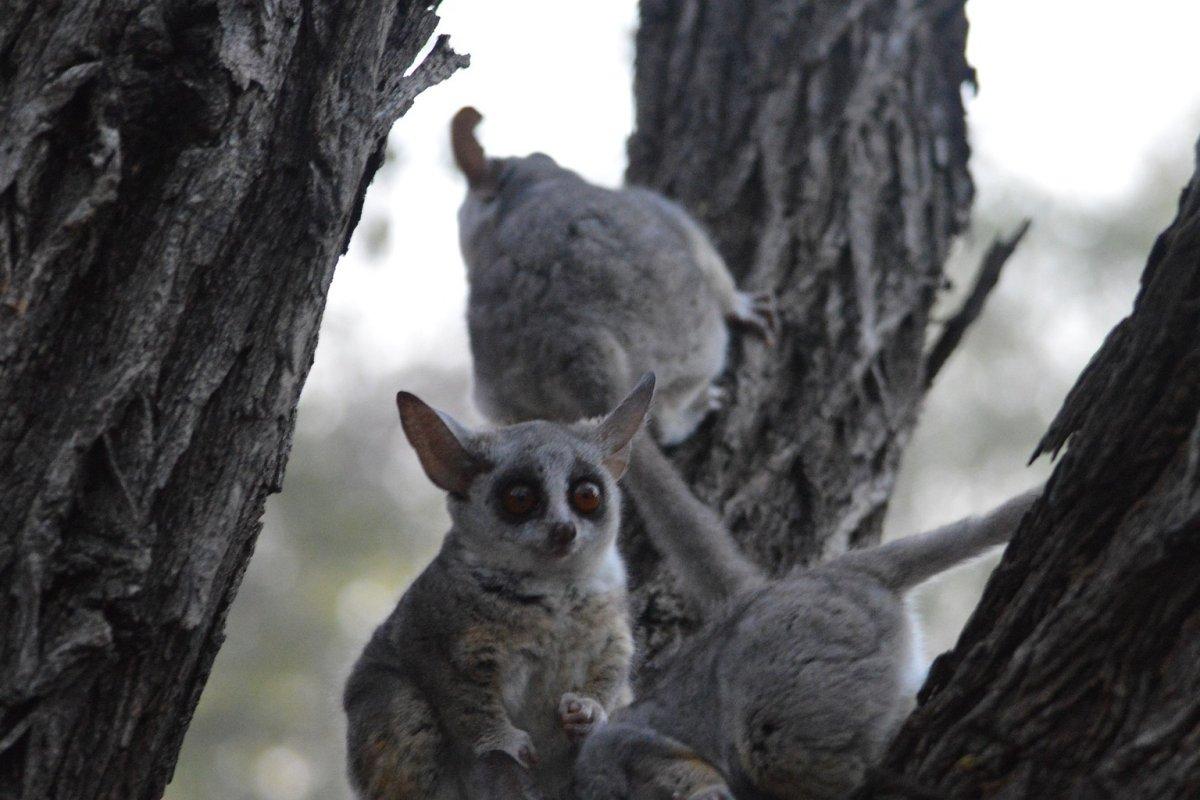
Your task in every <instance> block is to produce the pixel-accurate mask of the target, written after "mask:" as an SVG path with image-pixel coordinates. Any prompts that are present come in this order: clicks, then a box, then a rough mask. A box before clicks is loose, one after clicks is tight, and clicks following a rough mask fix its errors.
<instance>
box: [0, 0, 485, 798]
mask: <svg viewBox="0 0 1200 800" xmlns="http://www.w3.org/2000/svg"><path fill="white" fill-rule="evenodd" d="M436 19H437V18H436V16H435V15H434V8H433V6H432V5H431V4H428V3H407V2H400V3H399V4H397V3H395V2H385V1H384V0H346V1H345V2H342V1H340V0H339V1H335V0H303V2H302V1H301V0H278V1H277V2H269V3H243V2H236V0H197V2H174V0H154V1H152V2H143V0H118V1H117V2H104V3H101V2H96V1H95V0H75V1H74V2H66V3H60V2H47V1H46V0H17V2H15V3H13V2H9V3H6V4H4V9H3V11H2V12H0V508H2V509H3V511H2V512H0V587H2V589H3V591H2V592H0V797H3V798H23V800H48V799H49V798H62V800H68V799H69V800H82V799H84V798H121V800H129V799H130V798H153V797H158V796H160V795H161V794H162V790H163V787H164V785H165V784H166V782H167V780H168V779H169V777H170V775H171V771H172V768H173V765H174V763H175V757H176V753H177V751H178V749H179V745H180V741H181V739H182V736H183V733H184V730H185V728H186V725H187V722H188V720H189V718H190V716H191V713H192V710H193V708H194V706H195V703H196V700H197V698H198V696H199V693H200V690H201V688H202V687H203V685H204V682H205V678H206V677H207V674H208V671H209V668H210V665H211V664H212V660H213V657H214V655H215V654H216V651H217V648H218V647H219V645H220V643H221V631H222V627H223V623H224V617H225V612H226V609H227V608H228V606H229V603H230V600H231V599H232V597H233V594H234V591H235V590H236V588H237V585H238V582H239V579H240V577H241V575H242V571H243V570H244V568H245V566H246V562H247V560H248V558H249V556H250V553H251V550H252V549H253V546H254V541H255V538H256V536H257V534H258V531H259V527H260V516H261V513H262V509H263V502H264V499H265V497H266V495H267V494H268V493H270V492H273V491H277V490H278V487H279V483H280V477H281V474H282V470H283V466H284V462H285V459H286V455H287V451H288V447H289V444H290V439H291V433H292V425H293V418H294V411H295V407H296V401H297V398H298V396H299V393H300V389H301V386H302V385H303V383H304V379H305V376H306V375H307V373H308V369H309V366H310V364H311V361H312V355H313V349H314V345H315V342H316V331H317V325H318V322H319V320H320V318H321V312H322V309H323V306H324V302H325V295H326V290H327V288H328V286H329V281H330V278H331V277H332V273H333V267H334V264H335V262H336V260H337V257H338V256H339V254H340V253H341V252H342V251H343V250H344V247H345V243H346V240H347V237H348V236H349V233H350V231H351V230H352V229H353V227H354V224H355V223H356V222H357V218H358V214H359V211H360V209H361V203H362V197H363V193H364V191H365V188H366V186H367V184H368V183H369V181H370V179H371V177H372V176H373V174H374V172H375V170H376V168H377V167H378V166H379V164H380V162H381V160H382V157H383V142H384V137H385V135H386V133H387V131H388V129H389V128H390V126H391V124H392V122H394V121H395V120H396V119H397V118H398V117H399V116H400V115H401V114H403V113H404V111H405V110H407V108H408V106H409V105H410V104H411V103H412V100H413V98H414V97H415V96H416V94H417V93H418V92H420V91H421V90H422V89H423V88H425V87H426V86H429V85H431V84H432V83H435V82H437V81H439V80H441V79H443V78H445V77H446V76H447V75H449V74H450V73H451V72H452V71H453V70H454V69H456V68H457V67H459V66H462V65H464V64H465V59H464V58H462V57H460V56H457V55H456V54H454V53H453V51H451V50H450V49H449V47H448V46H447V45H446V43H445V42H444V41H442V42H439V43H438V45H437V46H436V47H435V48H434V49H433V51H432V52H431V54H430V55H429V56H428V58H427V59H425V60H424V61H423V63H422V64H421V65H420V66H419V67H417V68H416V69H415V70H414V71H412V73H411V74H410V75H408V76H407V77H405V75H404V73H405V71H406V70H407V69H408V68H409V67H410V66H411V65H412V64H413V62H414V61H415V59H416V56H417V53H418V50H419V49H420V48H421V46H422V45H423V44H424V43H425V42H426V41H427V40H428V39H429V37H430V36H431V34H432V31H433V27H434V25H435V23H436Z"/></svg>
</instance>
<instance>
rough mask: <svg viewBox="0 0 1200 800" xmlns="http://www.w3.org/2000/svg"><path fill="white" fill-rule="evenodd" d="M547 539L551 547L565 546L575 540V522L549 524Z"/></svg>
mask: <svg viewBox="0 0 1200 800" xmlns="http://www.w3.org/2000/svg"><path fill="white" fill-rule="evenodd" d="M548 539H549V541H550V545H551V546H552V547H566V546H567V545H569V544H570V543H571V542H573V541H575V523H574V522H556V523H554V524H553V525H551V526H550V536H549V537H548Z"/></svg>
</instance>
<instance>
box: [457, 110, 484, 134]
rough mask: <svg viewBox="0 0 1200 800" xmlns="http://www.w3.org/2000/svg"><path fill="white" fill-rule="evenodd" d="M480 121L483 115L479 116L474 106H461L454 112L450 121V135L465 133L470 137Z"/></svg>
mask: <svg viewBox="0 0 1200 800" xmlns="http://www.w3.org/2000/svg"><path fill="white" fill-rule="evenodd" d="M482 121H483V114H480V113H479V110H478V109H477V108H475V106H463V107H462V108H460V109H459V110H458V111H456V112H455V114H454V118H453V119H451V120H450V132H451V134H458V133H465V134H466V135H468V136H470V135H472V134H473V133H474V132H475V127H476V126H477V125H478V124H479V123H480V122H482Z"/></svg>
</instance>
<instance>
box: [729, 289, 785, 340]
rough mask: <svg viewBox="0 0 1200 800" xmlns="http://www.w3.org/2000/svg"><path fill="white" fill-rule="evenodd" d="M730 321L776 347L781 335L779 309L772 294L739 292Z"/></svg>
mask: <svg viewBox="0 0 1200 800" xmlns="http://www.w3.org/2000/svg"><path fill="white" fill-rule="evenodd" d="M729 320H730V322H732V323H733V324H735V325H738V326H740V327H743V328H745V329H746V330H748V331H749V332H750V333H752V334H754V335H755V336H757V337H759V338H760V339H762V340H763V341H764V342H766V343H767V346H768V347H774V346H775V341H776V337H777V336H778V334H779V308H778V306H776V304H775V295H773V294H771V293H770V292H738V293H737V300H736V302H735V303H734V307H733V311H731V312H730V314H729Z"/></svg>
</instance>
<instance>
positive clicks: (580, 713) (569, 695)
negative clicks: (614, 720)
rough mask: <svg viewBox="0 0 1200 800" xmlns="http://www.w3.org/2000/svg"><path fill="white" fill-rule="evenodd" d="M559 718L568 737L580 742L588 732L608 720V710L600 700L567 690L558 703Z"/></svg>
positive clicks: (572, 740) (574, 741)
mask: <svg viewBox="0 0 1200 800" xmlns="http://www.w3.org/2000/svg"><path fill="white" fill-rule="evenodd" d="M558 720H559V722H560V723H561V724H562V728H563V733H565V734H566V735H567V738H568V739H569V740H570V741H571V742H573V743H575V744H578V743H579V742H582V741H583V740H584V739H586V738H587V736H588V734H590V733H591V732H592V731H594V730H596V729H597V728H599V727H601V726H602V725H604V723H606V722H608V712H606V711H605V710H604V706H602V705H600V701H598V700H596V699H594V698H591V697H588V696H587V695H583V694H575V693H574V692H566V693H565V694H564V695H563V696H562V700H560V701H559V703H558Z"/></svg>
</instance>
